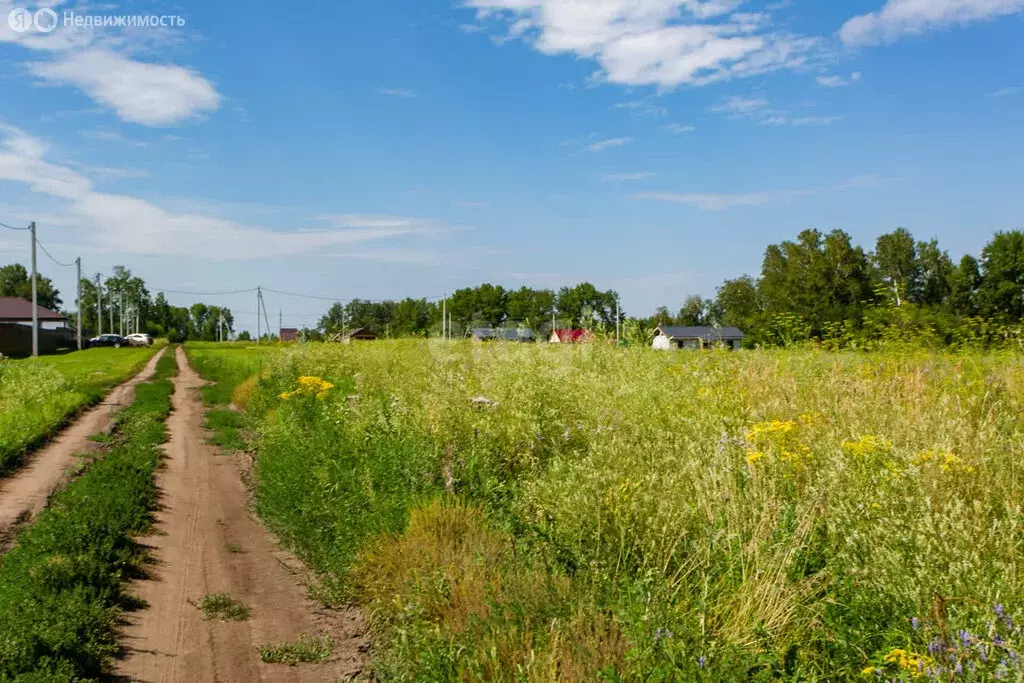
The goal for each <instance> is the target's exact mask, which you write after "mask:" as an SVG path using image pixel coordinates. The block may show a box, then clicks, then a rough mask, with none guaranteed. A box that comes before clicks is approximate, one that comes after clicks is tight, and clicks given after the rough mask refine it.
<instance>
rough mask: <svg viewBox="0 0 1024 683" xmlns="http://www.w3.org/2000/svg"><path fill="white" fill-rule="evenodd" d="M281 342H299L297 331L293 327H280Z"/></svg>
mask: <svg viewBox="0 0 1024 683" xmlns="http://www.w3.org/2000/svg"><path fill="white" fill-rule="evenodd" d="M280 336H281V341H283V342H293V341H298V340H299V330H298V329H297V328H295V327H282V328H281V335H280Z"/></svg>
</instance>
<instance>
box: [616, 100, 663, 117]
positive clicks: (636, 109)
mask: <svg viewBox="0 0 1024 683" xmlns="http://www.w3.org/2000/svg"><path fill="white" fill-rule="evenodd" d="M612 109H628V110H629V111H632V112H633V113H634V114H637V115H639V116H668V107H663V106H662V105H660V104H652V103H651V102H649V101H648V100H631V101H629V102H617V103H616V104H613V105H612Z"/></svg>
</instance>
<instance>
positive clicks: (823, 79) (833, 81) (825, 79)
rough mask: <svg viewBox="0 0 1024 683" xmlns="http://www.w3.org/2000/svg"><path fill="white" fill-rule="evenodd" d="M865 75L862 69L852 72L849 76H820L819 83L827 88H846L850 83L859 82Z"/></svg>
mask: <svg viewBox="0 0 1024 683" xmlns="http://www.w3.org/2000/svg"><path fill="white" fill-rule="evenodd" d="M863 76H864V74H862V73H861V72H860V71H854V72H853V73H852V74H850V77H849V78H844V77H842V76H837V75H834V74H833V75H828V76H818V78H817V81H818V85H822V86H824V87H826V88H845V87H846V86H848V85H853V84H854V83H859V82H860V80H861V78H862V77H863Z"/></svg>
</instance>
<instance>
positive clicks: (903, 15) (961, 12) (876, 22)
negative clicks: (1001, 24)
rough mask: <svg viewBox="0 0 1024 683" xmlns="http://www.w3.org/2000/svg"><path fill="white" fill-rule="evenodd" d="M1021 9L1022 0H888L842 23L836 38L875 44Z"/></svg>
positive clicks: (1022, 9) (847, 42)
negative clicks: (871, 10)
mask: <svg viewBox="0 0 1024 683" xmlns="http://www.w3.org/2000/svg"><path fill="white" fill-rule="evenodd" d="M1021 11H1024V0H888V1H887V2H886V3H885V5H884V6H883V7H882V9H880V10H878V11H877V12H871V13H869V14H861V15H859V16H856V17H853V18H852V19H850V20H849V21H847V22H846V23H845V24H843V26H842V28H841V29H839V38H840V40H842V41H843V43H845V44H846V45H850V46H858V45H875V44H878V43H886V42H892V41H895V40H898V39H899V38H901V37H902V36H905V35H920V34H922V33H925V32H927V31H932V30H936V29H943V28H949V27H952V26H964V25H966V24H970V23H973V22H977V21H983V20H986V19H996V18H998V17H1003V16H1007V15H1010V14H1015V13H1017V12H1021Z"/></svg>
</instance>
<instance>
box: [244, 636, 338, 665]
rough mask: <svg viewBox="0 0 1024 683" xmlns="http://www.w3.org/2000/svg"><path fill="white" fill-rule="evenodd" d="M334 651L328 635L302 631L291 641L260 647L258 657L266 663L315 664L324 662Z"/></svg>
mask: <svg viewBox="0 0 1024 683" xmlns="http://www.w3.org/2000/svg"><path fill="white" fill-rule="evenodd" d="M333 652H334V643H333V641H331V637H330V636H329V635H327V634H326V633H325V634H322V635H320V636H317V637H315V638H313V637H310V636H308V635H306V634H305V633H303V634H302V635H301V636H299V639H298V640H297V641H295V642H292V643H276V644H271V645H264V646H263V647H262V648H260V659H262V660H263V661H264V662H266V663H267V664H287V665H289V666H296V665H298V664H315V663H318V662H326V661H327V660H328V659H330V658H331V654H332V653H333Z"/></svg>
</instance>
